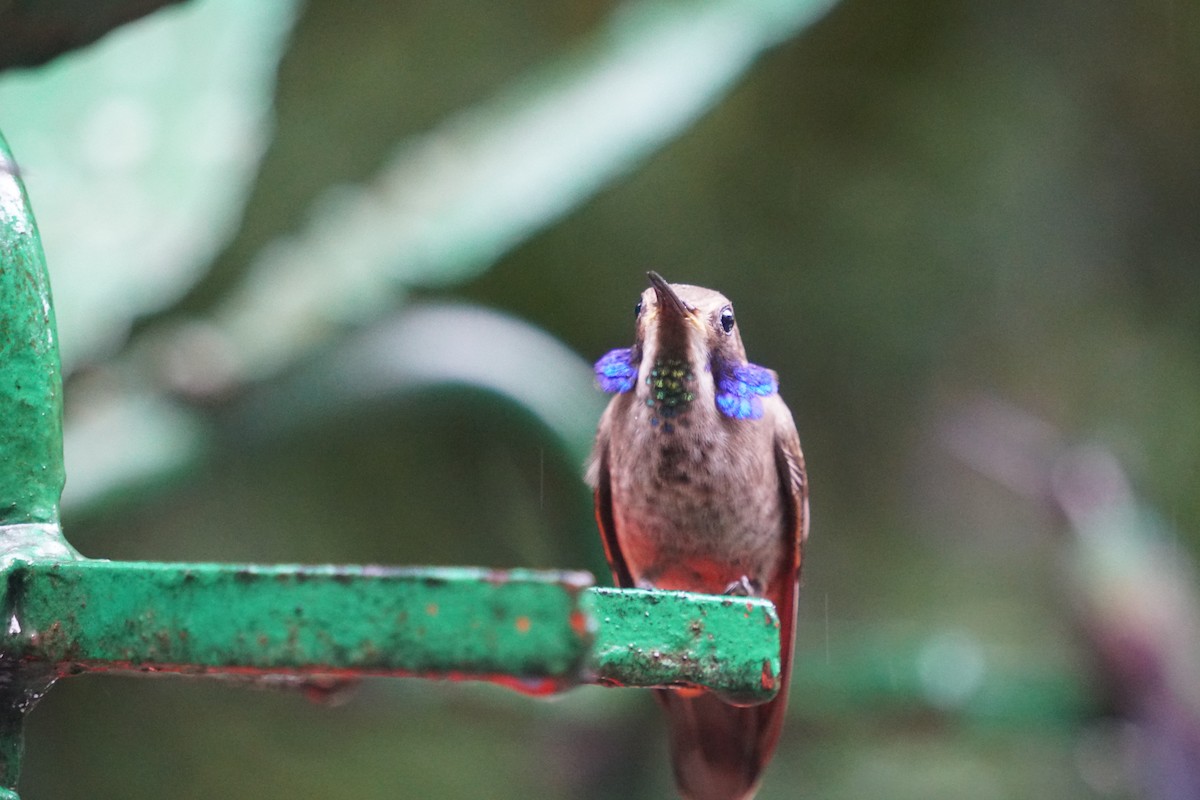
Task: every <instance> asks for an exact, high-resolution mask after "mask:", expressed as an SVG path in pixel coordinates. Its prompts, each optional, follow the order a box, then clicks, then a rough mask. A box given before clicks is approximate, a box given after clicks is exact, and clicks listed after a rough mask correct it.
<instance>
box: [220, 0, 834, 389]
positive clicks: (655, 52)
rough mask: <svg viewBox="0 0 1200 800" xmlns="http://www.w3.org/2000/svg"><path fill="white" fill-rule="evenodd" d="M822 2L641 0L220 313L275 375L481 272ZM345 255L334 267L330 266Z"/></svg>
mask: <svg viewBox="0 0 1200 800" xmlns="http://www.w3.org/2000/svg"><path fill="white" fill-rule="evenodd" d="M828 6H829V2H828V0H754V2H746V1H745V0H737V1H735V0H722V1H721V2H667V1H666V0H663V1H660V2H637V3H630V4H628V5H626V6H624V7H622V8H621V9H619V10H618V11H617V12H616V13H614V14H613V16H612V18H611V19H610V20H609V21H608V23H607V24H606V25H605V26H604V27H603V28H602V30H600V31H599V32H598V33H597V34H596V35H595V36H594V37H593V39H592V40H591V41H589V42H588V43H586V44H585V45H583V46H581V47H580V48H579V49H578V50H576V51H575V52H573V53H569V54H567V55H565V56H563V57H562V58H559V59H556V60H555V61H553V62H552V63H549V64H546V65H544V66H543V67H542V68H540V69H538V70H536V71H534V72H533V73H532V74H530V75H528V76H526V77H525V78H524V79H522V80H519V81H517V82H516V83H515V84H514V85H512V86H510V87H508V88H506V89H505V90H503V91H501V92H500V93H499V94H498V95H497V96H496V97H494V98H492V99H491V100H490V101H487V102H485V103H483V104H481V105H479V106H477V107H475V108H471V109H468V110H466V111H464V112H462V113H460V114H458V115H456V116H454V117H453V118H451V119H449V120H448V121H446V122H445V123H443V124H442V125H440V126H438V127H437V128H435V129H434V130H432V131H430V132H429V133H428V134H426V135H424V136H421V137H418V138H416V139H414V140H411V141H406V142H402V143H401V144H400V145H399V146H398V147H397V149H396V151H395V153H394V154H393V156H392V158H391V160H390V162H389V163H388V165H387V166H385V167H384V169H383V170H382V171H381V172H380V174H379V175H378V176H376V178H375V179H374V180H372V181H371V182H370V183H368V184H366V185H363V186H352V187H338V188H335V189H332V190H330V191H329V192H328V193H327V194H326V195H325V196H324V197H322V198H320V199H319V200H318V201H317V203H316V204H315V206H314V208H313V210H312V214H311V220H310V222H309V223H308V225H307V226H305V228H304V229H303V230H301V231H300V232H299V233H297V234H296V235H295V236H291V237H286V238H284V239H283V240H281V241H277V242H275V243H274V244H272V245H270V246H268V247H267V248H265V250H264V252H263V254H262V255H261V257H259V258H258V259H257V260H256V261H255V262H254V263H253V264H251V265H250V267H249V273H248V275H247V276H246V281H245V283H244V285H243V286H241V287H240V288H239V289H237V290H235V292H234V294H233V295H232V296H231V297H230V298H229V299H228V301H227V302H225V303H224V304H222V305H220V306H219V307H218V309H217V310H216V312H215V321H216V324H217V326H218V327H219V328H220V329H221V330H222V331H223V332H224V333H225V334H226V335H227V336H228V337H229V339H230V342H231V344H232V347H233V349H234V350H235V351H236V352H237V354H238V357H239V359H241V360H242V361H243V369H242V371H243V374H244V375H245V376H256V375H259V374H261V373H264V372H265V373H268V374H269V373H270V372H273V371H275V370H277V369H279V368H280V367H281V366H283V365H285V364H287V363H288V362H289V361H291V360H293V359H294V358H296V357H297V355H299V354H300V353H302V352H304V350H305V349H306V348H307V347H309V346H311V345H312V344H314V343H316V342H318V341H321V340H322V339H324V338H325V337H327V336H328V335H330V333H331V332H332V331H336V330H337V326H338V325H339V324H340V323H342V322H345V321H349V320H353V321H361V320H363V319H366V318H369V317H371V316H376V315H378V314H380V313H382V312H383V311H385V310H386V309H387V308H389V307H390V306H391V304H392V303H393V302H394V300H395V297H396V293H397V292H398V291H401V290H402V289H403V288H404V287H411V286H414V285H445V284H451V283H455V282H459V281H462V280H465V279H467V278H470V277H472V276H474V275H476V274H477V273H478V272H480V271H482V270H484V269H486V268H487V267H489V266H491V265H492V264H493V263H494V262H495V261H496V259H498V258H499V257H500V256H501V255H503V254H504V253H505V252H507V251H508V250H509V249H511V248H512V247H513V246H515V245H516V244H518V243H520V242H521V241H523V240H524V239H526V238H528V237H529V236H531V235H532V234H533V233H535V232H537V231H539V230H541V229H542V228H544V227H545V226H547V225H549V224H551V223H552V222H554V221H555V220H557V219H558V218H559V217H561V216H562V215H564V214H566V213H567V212H568V211H570V210H571V209H573V208H575V207H576V206H578V205H579V204H581V203H583V202H584V201H586V200H587V199H588V198H589V197H591V196H592V195H594V194H595V193H596V192H597V191H599V190H600V189H601V188H602V187H604V186H605V185H606V184H608V183H610V182H611V181H612V180H614V179H615V178H617V177H619V176H620V175H622V174H624V173H625V172H626V171H628V170H629V169H631V168H632V167H633V166H634V165H635V164H636V163H637V162H638V161H639V160H640V159H642V158H644V157H645V156H646V155H647V154H648V153H649V152H651V151H652V150H654V149H655V148H657V147H660V146H661V145H663V144H664V143H665V142H667V141H669V140H670V139H671V138H673V137H674V136H677V135H678V134H679V133H681V132H682V131H683V130H685V129H686V128H687V126H688V125H689V124H691V123H692V122H693V121H695V119H696V118H697V117H699V116H700V115H701V114H702V113H704V112H705V111H706V110H707V109H708V108H710V107H711V106H712V104H713V103H715V102H716V101H717V100H718V99H719V98H720V97H721V96H722V94H723V93H724V92H725V91H726V90H727V89H728V88H729V87H730V85H731V84H732V83H733V82H734V81H735V80H736V79H737V78H738V77H739V76H740V75H741V74H742V73H744V72H745V70H746V69H747V68H748V67H749V66H750V65H751V64H752V63H753V61H754V59H755V58H756V57H757V56H758V55H759V54H760V53H761V52H762V51H763V50H764V49H765V48H767V47H769V46H771V45H773V44H776V43H777V42H779V41H781V40H783V39H785V38H787V37H788V36H790V35H792V34H794V33H795V32H796V31H797V30H798V29H800V28H801V27H803V26H804V25H805V24H807V23H809V22H811V21H812V20H814V19H815V18H816V17H817V16H818V15H819V14H820V12H822V11H824V10H825V9H826V8H827V7H828ZM335 265H336V266H335Z"/></svg>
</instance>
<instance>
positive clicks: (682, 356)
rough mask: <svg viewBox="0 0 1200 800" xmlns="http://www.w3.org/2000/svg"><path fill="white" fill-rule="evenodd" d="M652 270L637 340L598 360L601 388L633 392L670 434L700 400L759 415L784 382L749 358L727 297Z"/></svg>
mask: <svg viewBox="0 0 1200 800" xmlns="http://www.w3.org/2000/svg"><path fill="white" fill-rule="evenodd" d="M648 275H649V277H650V288H649V289H647V290H646V291H644V292H642V297H641V299H640V300H638V303H637V306H636V307H635V309H634V314H635V316H636V317H637V337H636V339H635V341H634V343H633V347H622V348H618V349H616V350H612V351H610V352H608V353H607V354H605V355H604V357H603V358H601V359H600V360H599V361H597V362H596V364H595V374H596V380H597V382H598V383H599V384H600V388H601V389H603V390H604V391H606V392H612V393H615V394H627V393H630V392H632V393H634V394H635V395H636V396H637V397H638V398H639V399H641V400H643V401H644V405H645V406H646V407H649V408H652V409H653V410H654V411H653V413H652V414H651V415H650V416H649V417H648V419H649V421H650V424H651V425H653V426H655V427H658V428H659V430H661V431H663V432H664V433H672V432H674V430H675V422H674V421H675V418H676V417H679V416H681V415H682V414H684V413H685V412H686V411H687V410H688V409H689V408H690V407H692V404H693V403H694V402H696V401H699V402H700V403H701V404H702V405H708V406H710V407H715V408H716V409H717V410H718V411H720V412H721V413H722V414H724V415H725V416H726V417H729V418H730V419H735V420H747V419H751V420H753V419H759V418H761V417H762V415H763V405H762V399H763V398H764V397H769V396H771V395H773V394H775V393H776V391H777V390H778V387H779V383H778V380H777V379H776V377H775V373H774V372H772V371H771V370H769V369H766V368H764V367H760V366H758V365H757V364H751V363H749V362H747V361H746V348H745V347H744V346H743V345H742V337H741V334H740V333H739V332H738V327H737V320H736V319H734V316H733V304H732V303H730V302H729V298H727V297H725V295H723V294H721V293H720V292H714V291H712V290H711V289H702V288H700V287H699V286H688V285H687V284H683V283H667V282H666V280H664V279H663V277H662V276H661V275H659V274H658V273H657V272H650V273H648ZM660 422H661V423H662V424H661V426H660Z"/></svg>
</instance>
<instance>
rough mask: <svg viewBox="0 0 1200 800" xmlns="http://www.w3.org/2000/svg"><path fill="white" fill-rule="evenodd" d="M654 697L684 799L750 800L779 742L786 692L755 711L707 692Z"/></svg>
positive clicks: (665, 692) (663, 692)
mask: <svg viewBox="0 0 1200 800" xmlns="http://www.w3.org/2000/svg"><path fill="white" fill-rule="evenodd" d="M657 694H658V699H659V702H660V703H662V706H663V708H664V710H665V711H666V712H667V719H668V725H669V728H670V734H669V736H670V746H671V765H672V767H673V768H674V770H675V785H676V786H677V787H678V789H679V792H680V794H681V795H682V796H683V797H684V798H685V800H751V798H753V797H754V794H755V792H756V791H758V783H759V781H760V780H761V779H762V773H763V769H764V768H765V767H766V765H767V762H768V761H770V760H771V754H772V753H773V752H774V750H775V742H776V741H777V740H778V739H779V731H780V728H781V727H782V724H783V711H784V709H785V708H787V697H786V688H785V689H784V692H783V696H777V697H776V698H775V699H774V700H772V701H771V702H769V703H763V704H762V705H757V706H733V705H730V704H729V703H726V702H725V701H723V700H721V699H720V698H718V697H717V696H716V695H713V694H709V693H708V692H704V693H701V694H698V695H691V696H689V695H685V694H683V693H680V692H675V691H672V690H670V689H665V690H660V691H659V692H657Z"/></svg>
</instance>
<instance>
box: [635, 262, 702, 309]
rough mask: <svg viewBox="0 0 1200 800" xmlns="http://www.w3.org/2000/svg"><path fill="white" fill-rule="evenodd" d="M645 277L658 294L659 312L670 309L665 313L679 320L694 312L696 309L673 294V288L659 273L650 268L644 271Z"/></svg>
mask: <svg viewBox="0 0 1200 800" xmlns="http://www.w3.org/2000/svg"><path fill="white" fill-rule="evenodd" d="M646 277H647V278H649V279H650V285H651V286H653V287H654V293H655V294H656V295H658V308H659V310H660V312H662V311H664V310H667V309H670V311H668V312H667V313H668V314H670V315H671V316H674V317H678V318H679V319H680V320H684V319H687V318H688V317H691V316H692V315H694V314H695V313H696V309H694V308H692V307H691V306H689V305H688V304H687V303H685V302H683V300H682V299H681V298H680V297H679V295H677V294H675V290H674V289H672V288H671V284H669V283H667V280H666V278H664V277H663V276H662V275H659V274H658V273H657V272H655V271H654V270H650V271H649V272H647V273H646Z"/></svg>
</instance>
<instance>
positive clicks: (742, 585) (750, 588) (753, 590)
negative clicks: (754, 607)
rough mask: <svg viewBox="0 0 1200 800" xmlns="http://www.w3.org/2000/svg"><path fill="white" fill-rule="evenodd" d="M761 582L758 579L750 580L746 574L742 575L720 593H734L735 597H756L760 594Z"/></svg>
mask: <svg viewBox="0 0 1200 800" xmlns="http://www.w3.org/2000/svg"><path fill="white" fill-rule="evenodd" d="M762 589H763V587H762V584H761V583H759V582H758V581H752V580H750V578H748V577H747V576H745V575H743V576H742V577H740V578H738V579H737V580H736V581H734V582H733V583H731V584H729V585H728V586H726V587H725V591H724V592H722V594H729V595H734V596H737V597H758V596H760V595H761V594H762Z"/></svg>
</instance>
